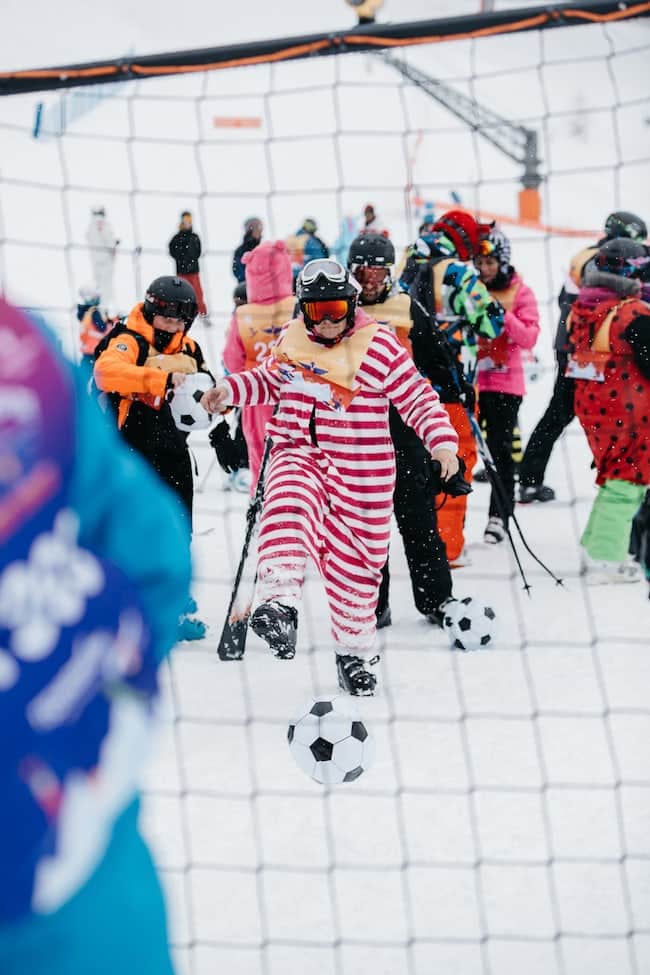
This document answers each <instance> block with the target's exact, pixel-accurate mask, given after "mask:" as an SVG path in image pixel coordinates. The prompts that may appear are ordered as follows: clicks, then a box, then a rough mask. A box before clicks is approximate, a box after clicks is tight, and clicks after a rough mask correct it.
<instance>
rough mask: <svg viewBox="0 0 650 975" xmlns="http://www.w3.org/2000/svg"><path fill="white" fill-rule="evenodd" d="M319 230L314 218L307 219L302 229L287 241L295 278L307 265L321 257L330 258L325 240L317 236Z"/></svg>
mask: <svg viewBox="0 0 650 975" xmlns="http://www.w3.org/2000/svg"><path fill="white" fill-rule="evenodd" d="M317 230H318V224H317V223H316V221H315V220H314V219H313V217H306V218H305V220H304V221H303V224H302V226H301V227H300V229H299V230H297V231H296V233H295V234H294V235H293V236H292V237H289V239H288V240H287V248H288V250H289V253H290V255H291V260H292V263H293V276H294V278H296V277H298V274H299V272H300V271H301V270H302V268H303V267H304V266H305V264H308V263H309V262H310V261H316V260H318V259H319V258H321V257H329V256H330V252H329V247H328V246H327V244H326V243H325V241H324V240H321V238H320V237H318V236H317V234H316V231H317Z"/></svg>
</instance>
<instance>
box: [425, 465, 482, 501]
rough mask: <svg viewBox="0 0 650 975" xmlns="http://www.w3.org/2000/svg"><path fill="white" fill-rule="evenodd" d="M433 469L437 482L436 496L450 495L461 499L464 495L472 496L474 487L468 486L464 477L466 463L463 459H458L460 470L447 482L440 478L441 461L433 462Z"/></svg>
mask: <svg viewBox="0 0 650 975" xmlns="http://www.w3.org/2000/svg"><path fill="white" fill-rule="evenodd" d="M431 469H432V473H433V478H434V482H435V489H434V494H441V493H442V494H448V495H449V496H450V497H452V498H459V497H460V496H461V495H463V494H471V492H472V485H471V484H468V482H467V481H466V480H465V478H464V476H463V475H464V474H465V461H464V460H463V458H462V457H459V458H458V470H457V471H456V473H455V474H454V475H453V476H452V477H450V478H448V479H447V480H446V481H443V479H442V478H441V476H440V473H441V467H440V461H439V460H432V461H431Z"/></svg>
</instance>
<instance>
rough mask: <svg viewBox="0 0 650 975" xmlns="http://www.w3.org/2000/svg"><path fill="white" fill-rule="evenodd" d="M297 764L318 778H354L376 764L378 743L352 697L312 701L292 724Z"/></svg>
mask: <svg viewBox="0 0 650 975" xmlns="http://www.w3.org/2000/svg"><path fill="white" fill-rule="evenodd" d="M287 737H288V739H289V749H290V751H291V754H292V755H293V758H294V760H295V762H296V765H298V766H299V768H301V769H302V770H303V772H306V773H307V775H309V776H310V777H311V778H312V779H314V781H315V782H320V783H321V784H322V785H338V784H339V783H340V782H354V781H355V779H358V778H359V776H360V775H362V774H363V773H364V772H365V770H366V769H367V768H368V767H369V766H370V765H371V764H372V760H373V758H374V754H375V743H374V739H373V737H372V735H371V734H370V732H369V731H368V728H367V727H366V725H365V724H364V723H363V721H362V720H361V715H360V714H359V712H358V711H357V709H356V707H355V706H354V704H353V703H352V701H351V700H350V698H349V697H332V698H321V699H320V700H317V701H310V702H309V703H308V704H307V705H306V706H305V707H304V708H302V709H301V711H300V712H299V717H297V718H296V720H295V721H293V722H292V723H291V724H290V725H289V731H288V734H287Z"/></svg>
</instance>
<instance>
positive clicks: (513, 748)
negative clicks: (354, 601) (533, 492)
mask: <svg viewBox="0 0 650 975" xmlns="http://www.w3.org/2000/svg"><path fill="white" fill-rule="evenodd" d="M547 391H548V382H546V383H544V384H543V386H542V385H541V384H540V385H538V386H537V387H535V386H533V388H532V392H531V396H530V403H529V404H528V405H527V406H528V407H529V408H527V409H526V411H525V413H524V418H523V419H524V429H525V430H527V431H529V430H530V424H531V421H532V419H533V418H534V417H536V416H537V414H538V412H539V410H540V408H541V406H542V404H543V402H544V399H545V395H546V393H547ZM533 401H534V402H533ZM197 458H198V462H199V467H200V471H201V476H202V477H203V476H205V474H206V472H207V469H208V468H209V465H210V463H211V460H212V458H211V456H210V452H209V448H207V446H206V447H205V448H204V447H203V446H202V445H200V446H199V447H198V448H197ZM548 480H549V482H550V483H552V484H553V485H554V486H555V487H556V488H557V489H558V500H557V501H556V502H555V503H554V504H551V505H536V506H528V507H525V508H522V507H521V506H520V507H519V509H518V516H519V518H520V522H521V525H522V528H523V529H524V531H525V533H526V535H527V537H528V539H529V541H530V544H531V545H532V547H533V548H534V549H535V550H536V551H537V552H538V554H539V555H540V556H541V557H542V558H544V559H545V560H546V561H547V562H548V563H549V564H550V565H551V566H552V568H553V569H554V570H555V571H556V572H557V573H558V574H559V575H560V576H561V577H562V578H563V579H564V582H565V585H564V588H562V589H558V588H555V586H554V584H553V582H552V581H551V580H550V579H548V578H547V577H544V576H543V574H541V572H540V571H537V570H536V569H535V567H534V566H532V565H531V563H530V560H525V566H526V570H527V572H528V573H529V575H530V579H531V581H532V582H533V592H532V597H531V598H528V597H527V596H526V595H525V594H524V593H523V592H522V588H521V583H520V580H519V578H518V576H517V575H516V572H515V569H514V563H513V561H512V558H511V556H510V555H509V553H508V551H507V549H506V548H505V546H501V547H499V548H498V549H496V550H495V549H494V548H489V547H488V546H484V545H483V544H482V543H481V542H480V538H481V537H482V531H483V527H484V524H485V521H486V519H487V498H488V494H487V488H486V487H485V486H482V485H477V486H476V489H475V493H474V495H473V496H472V498H471V502H470V508H469V511H470V516H469V527H468V538H469V540H470V548H471V553H472V558H473V564H472V566H471V567H468V568H465V569H462V570H458V571H457V572H456V573H455V576H454V580H455V591H456V594H457V595H461V596H462V595H467V594H474V595H477V596H479V597H480V598H482V599H484V600H485V601H486V602H489V603H491V604H492V605H493V606H494V607H495V608H496V609H497V612H498V614H499V625H500V630H499V632H500V636H499V640H498V643H497V647H496V649H494V650H491V651H489V652H482V653H475V654H461V653H453V652H450V650H449V648H448V646H447V643H446V640H445V638H444V636H443V634H442V633H441V632H440V631H439V630H437V629H433V628H432V627H431V626H430V625H429V624H427V623H426V622H425V621H423V619H422V618H421V617H419V615H418V613H417V611H416V610H415V609H414V607H413V604H412V598H411V594H410V585H409V582H408V577H407V575H406V565H405V561H404V558H403V553H402V549H401V543H400V540H399V536H398V535H397V533H396V534H395V538H394V540H393V546H392V550H391V571H392V574H393V580H394V581H393V588H392V597H391V604H392V608H393V621H394V622H393V626H392V627H391V628H390V629H388V630H385V631H383V632H382V634H381V637H382V640H381V642H382V646H383V656H382V662H381V677H380V680H381V684H380V690H379V693H378V695H377V697H376V698H374V699H372V700H363V701H362V702H361V703H360V709H361V712H362V714H363V717H364V720H366V721H367V723H368V724H369V725H370V727H371V728H372V731H373V733H374V734H375V736H376V740H377V758H376V762H375V765H374V766H373V767H372V768H371V769H370V770H369V771H368V772H367V773H366V774H365V775H364V776H363V777H362V778H361V779H360V780H358V781H357V782H355V783H353V784H350V785H347V786H345V787H339V788H336V789H334V790H333V791H331V792H327V791H326V790H325V789H323V788H322V787H320V786H318V785H316V784H315V783H312V782H311V781H310V780H309V779H307V778H306V777H305V776H304V775H303V773H302V772H301V771H300V770H299V769H298V768H297V767H296V766H295V765H294V763H293V761H292V759H291V756H290V754H289V749H288V747H287V741H286V731H287V725H288V722H289V719H290V716H291V715H292V714H293V713H294V712H295V710H296V708H297V707H298V706H299V705H300V704H301V703H302V702H303V701H304V700H306V699H308V698H309V697H310V696H313V697H318V696H320V695H324V696H327V695H332V694H335V693H336V692H337V687H336V679H335V672H334V664H333V654H332V652H331V646H330V643H329V639H328V625H327V611H326V606H325V603H324V599H323V595H322V591H321V587H320V585H319V581H318V579H317V578H316V577H313V578H311V579H310V580H309V582H308V584H307V586H306V593H305V610H304V613H303V616H302V619H301V629H300V640H299V650H298V654H297V656H296V658H295V660H293V661H290V662H284V661H277V660H275V659H272V658H270V656H269V654H268V652H267V651H266V649H265V646H264V645H263V644H262V643H261V642H260V641H259V640H258V639H257V638H256V637H255V636H254V635H251V636H250V637H249V647H248V651H247V656H246V658H245V660H244V662H242V663H222V662H220V661H219V660H218V658H217V656H216V653H215V643H216V639H218V634H219V632H220V628H221V625H222V622H223V618H224V614H225V609H226V605H227V601H228V595H229V590H230V581H231V578H232V575H233V571H234V566H235V564H236V561H237V556H238V548H239V543H240V540H241V535H242V529H243V511H244V503H245V502H244V499H243V498H242V496H241V495H233V494H231V493H226V492H223V491H221V490H220V489H219V487H220V483H221V475H220V473H219V472H218V470H216V469H215V470H213V472H212V474H211V475H210V476H209V477H208V478H207V483H206V485H205V489H204V490H203V491H202V492H201V493H200V494H199V495H198V498H197V529H198V532H199V533H200V532H202V531H206V530H210V529H214V531H212V532H211V533H210V534H207V535H203V536H200V537H198V538H197V539H196V540H195V543H194V551H195V556H196V564H197V578H196V585H195V593H196V596H197V599H198V601H199V605H200V608H201V611H202V613H203V614H204V616H205V618H206V619H207V621H208V622H209V623H210V624H211V627H212V630H211V634H210V638H209V640H208V641H206V642H205V643H204V644H200V645H189V644H185V645H183V646H181V647H179V648H178V650H177V651H176V653H175V654H174V655H173V657H172V659H171V662H170V665H169V667H168V669H167V672H166V679H165V685H166V706H165V710H164V720H163V726H162V736H161V744H160V751H159V753H158V757H157V760H156V762H155V763H154V765H153V766H152V768H151V769H150V772H149V775H148V776H147V783H146V784H147V794H148V801H147V804H146V808H145V822H146V827H147V832H148V834H149V835H150V836H151V838H152V841H153V844H154V849H155V851H156V855H157V858H158V862H159V863H160V865H161V866H162V867H163V869H164V876H165V878H166V881H167V888H168V891H169V895H170V903H171V905H172V917H173V924H172V937H173V940H174V942H175V944H177V945H178V946H179V951H178V958H179V962H180V964H181V971H187V972H193V973H194V975H209V973H213V972H216V971H228V972H233V973H237V975H258V973H265V975H267V973H268V975H302V973H303V972H307V971H308V972H310V973H312V972H313V973H318V975H321V973H322V975H334V973H336V975H341V973H343V975H366V973H367V975H378V973H381V975H384V973H385V975H402V973H403V975H407V973H408V975H411V973H416V975H431V973H434V972H441V973H442V972H444V973H445V975H483V973H490V975H510V973H512V972H516V971H521V970H525V971H526V972H528V973H530V975H555V973H557V975H560V973H561V975H583V973H584V972H587V971H588V972H590V973H591V975H610V973H614V972H616V973H617V975H618V973H621V975H628V973H630V975H632V973H638V975H640V973H642V972H645V971H648V970H650V940H649V939H648V927H649V925H650V890H649V888H648V858H649V857H650V839H649V836H650V833H649V832H648V829H647V824H648V814H649V813H650V780H649V775H648V735H649V734H650V709H649V707H648V686H650V659H649V657H648V623H649V621H650V613H649V608H648V602H647V598H646V597H647V593H646V590H645V586H643V587H642V586H640V585H636V586H630V587H625V588H623V589H620V588H618V589H616V588H597V589H591V590H590V589H587V588H586V587H585V586H584V585H583V583H582V581H581V579H580V578H579V575H578V565H579V554H578V536H579V532H580V530H581V528H582V526H583V525H584V523H585V521H586V517H587V513H588V510H589V506H590V503H591V500H592V498H593V486H592V476H591V474H590V471H589V457H588V451H587V447H586V443H585V441H584V438H583V436H582V433H581V431H580V429H579V428H578V427H577V425H575V424H574V426H573V427H571V428H570V430H569V433H568V435H567V436H566V437H565V439H564V440H563V442H562V443H561V444H560V445H559V447H558V448H557V450H556V453H555V455H554V458H553V461H552V464H551V467H550V470H549V477H548ZM632 932H634V933H632ZM560 935H561V938H560V940H558V937H559V936H560ZM189 946H192V950H191V951H190V950H188V947H189ZM183 965H185V966H186V967H185V968H183V967H182V966H183ZM192 965H193V967H191V966H192Z"/></svg>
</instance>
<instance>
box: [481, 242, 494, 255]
mask: <svg viewBox="0 0 650 975" xmlns="http://www.w3.org/2000/svg"><path fill="white" fill-rule="evenodd" d="M495 251H496V246H495V245H494V244H493V243H492V241H491V240H479V242H478V253H479V254H480V256H481V257H491V256H492V255H493V254H494V252H495Z"/></svg>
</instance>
